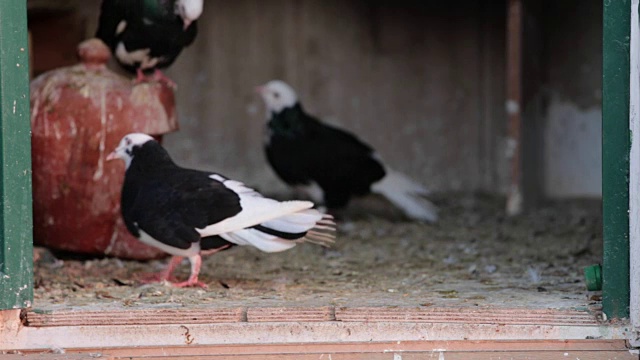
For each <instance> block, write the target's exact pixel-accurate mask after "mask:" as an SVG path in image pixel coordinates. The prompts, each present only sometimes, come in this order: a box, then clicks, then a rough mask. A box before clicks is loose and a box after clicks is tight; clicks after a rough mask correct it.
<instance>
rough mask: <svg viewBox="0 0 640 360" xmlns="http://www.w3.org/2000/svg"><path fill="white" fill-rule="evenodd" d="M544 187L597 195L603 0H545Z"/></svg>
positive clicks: (555, 192) (554, 192) (558, 193)
mask: <svg viewBox="0 0 640 360" xmlns="http://www.w3.org/2000/svg"><path fill="white" fill-rule="evenodd" d="M543 21H544V23H543V26H544V28H545V50H544V57H545V62H546V68H547V79H546V82H545V87H544V88H543V89H542V91H543V95H544V97H545V98H546V103H547V106H546V122H545V128H544V150H545V155H544V172H545V176H544V179H545V183H544V186H545V193H546V195H547V196H550V197H575V196H579V197H583V196H587V197H601V196H602V174H601V172H602V151H601V149H602V3H601V2H600V1H595V0H592V1H579V0H571V1H550V0H549V1H546V2H545V7H544V17H543Z"/></svg>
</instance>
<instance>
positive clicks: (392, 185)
mask: <svg viewBox="0 0 640 360" xmlns="http://www.w3.org/2000/svg"><path fill="white" fill-rule="evenodd" d="M256 91H257V92H258V93H259V94H260V95H261V96H262V99H263V100H264V102H265V104H266V107H267V111H268V114H267V117H268V123H267V142H266V145H265V150H266V155H267V159H268V161H269V163H270V164H271V166H272V167H273V169H274V171H275V172H276V174H277V175H278V176H279V177H280V178H281V179H282V180H283V181H284V182H286V183H287V184H289V185H291V186H295V187H297V188H301V189H302V190H303V191H305V192H306V193H307V194H308V195H309V196H310V197H311V199H312V200H314V201H316V202H321V201H324V204H325V205H326V206H327V207H328V208H329V209H340V208H343V207H345V206H346V205H347V204H348V202H349V200H350V199H351V198H352V197H354V196H362V195H366V194H369V193H370V192H374V193H377V194H381V195H383V196H384V197H386V198H387V199H388V200H389V201H391V203H393V204H394V205H395V206H397V207H398V208H399V209H400V210H402V211H403V212H404V213H405V214H406V215H407V216H408V217H410V218H412V219H415V220H420V221H426V222H435V221H437V220H438V211H437V208H436V207H435V205H433V204H432V203H431V202H430V201H429V200H427V199H426V198H425V196H426V195H427V194H428V192H427V190H426V189H425V188H424V187H423V186H422V185H420V184H418V183H416V182H414V181H413V180H411V179H409V178H408V177H407V176H405V175H403V174H401V173H399V172H396V171H393V170H391V169H390V168H389V167H387V166H385V165H384V164H383V163H382V161H381V160H380V158H379V157H378V155H377V154H376V153H375V151H374V150H373V149H372V148H371V147H370V146H369V145H367V144H365V143H364V142H362V141H361V140H359V139H358V138H357V137H355V136H354V135H353V134H351V133H348V132H346V131H344V130H341V129H338V128H335V127H332V126H329V125H327V124H323V123H322V122H321V121H320V120H318V119H317V118H315V117H313V116H311V115H309V114H307V113H306V112H305V111H304V109H303V108H302V105H301V104H300V101H299V100H298V97H297V95H296V93H295V91H294V90H293V88H291V86H289V85H288V84H286V83H284V82H282V81H279V80H274V81H270V82H268V83H267V84H265V85H263V86H259V87H257V88H256Z"/></svg>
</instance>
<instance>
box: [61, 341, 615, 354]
mask: <svg viewBox="0 0 640 360" xmlns="http://www.w3.org/2000/svg"><path fill="white" fill-rule="evenodd" d="M621 350H626V343H625V341H624V340H564V341H557V340H555V341H554V340H544V341H540V340H538V341H533V340H519V341H484V340H483V341H470V340H468V341H403V342H398V341H389V342H375V343H370V342H364V343H322V344H314V343H304V344H247V345H215V346H198V345H196V346H193V345H192V346H173V347H165V346H163V347H136V348H133V349H131V348H109V349H100V350H98V349H74V350H70V351H69V352H79V353H87V352H93V353H97V352H104V353H108V354H110V355H111V356H116V357H122V356H134V357H135V356H171V357H180V356H205V355H256V354H280V355H286V354H311V353H313V354H328V353H332V354H339V353H358V352H366V353H389V352H398V353H415V352H419V353H424V352H446V353H451V352H468V353H469V352H540V351H558V352H575V351H594V352H595V351H598V352H607V351H609V352H611V351H621Z"/></svg>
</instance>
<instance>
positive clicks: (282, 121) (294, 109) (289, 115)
mask: <svg viewBox="0 0 640 360" xmlns="http://www.w3.org/2000/svg"><path fill="white" fill-rule="evenodd" d="M305 118H306V114H305V112H304V110H303V109H302V105H301V104H300V102H297V103H296V104H295V105H293V106H291V107H287V108H284V109H283V110H282V111H280V112H278V113H276V112H273V113H271V120H269V124H268V126H269V129H271V131H273V133H274V134H277V135H282V136H295V135H297V134H300V133H302V132H304V127H305Z"/></svg>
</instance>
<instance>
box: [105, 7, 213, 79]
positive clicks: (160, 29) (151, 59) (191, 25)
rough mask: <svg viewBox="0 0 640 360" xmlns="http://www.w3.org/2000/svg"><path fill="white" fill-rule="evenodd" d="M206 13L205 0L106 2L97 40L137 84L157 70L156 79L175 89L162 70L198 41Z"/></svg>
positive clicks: (154, 74)
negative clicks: (200, 25) (146, 74)
mask: <svg viewBox="0 0 640 360" xmlns="http://www.w3.org/2000/svg"><path fill="white" fill-rule="evenodd" d="M202 10H203V0H103V1H102V6H101V8H100V18H99V21H98V30H97V31H96V37H97V38H99V39H101V40H102V41H104V43H105V44H107V46H108V47H109V48H110V49H111V52H112V53H113V54H114V57H115V59H116V60H117V61H118V63H119V64H120V65H121V66H122V67H123V68H124V69H125V70H127V71H129V72H131V73H136V74H137V77H136V82H142V81H144V79H145V73H149V72H152V71H153V77H154V79H155V80H158V81H164V82H166V83H168V84H169V85H171V86H175V84H174V83H173V81H171V80H170V79H169V78H167V77H166V76H165V75H164V74H163V73H162V72H161V71H160V70H159V69H164V68H166V67H168V66H170V65H171V64H172V63H173V62H174V61H175V60H176V58H177V57H178V55H179V54H180V52H181V51H182V49H183V48H184V47H186V46H189V45H190V44H191V43H192V42H193V41H194V40H195V38H196V35H197V33H198V27H197V21H196V20H197V19H198V18H199V17H200V15H201V14H202Z"/></svg>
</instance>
